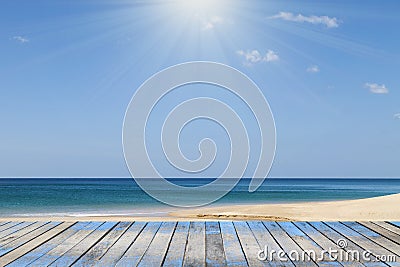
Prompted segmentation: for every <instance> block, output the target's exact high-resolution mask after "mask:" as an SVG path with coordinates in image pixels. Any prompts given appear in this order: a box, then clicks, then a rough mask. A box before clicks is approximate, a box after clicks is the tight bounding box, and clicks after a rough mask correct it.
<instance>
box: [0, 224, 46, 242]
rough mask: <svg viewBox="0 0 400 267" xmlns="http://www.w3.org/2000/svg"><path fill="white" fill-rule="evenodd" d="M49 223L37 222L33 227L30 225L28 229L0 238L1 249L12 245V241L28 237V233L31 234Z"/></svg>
mask: <svg viewBox="0 0 400 267" xmlns="http://www.w3.org/2000/svg"><path fill="white" fill-rule="evenodd" d="M47 223H48V222H36V223H33V224H31V225H29V226H27V227H25V228H23V229H21V230H19V231H17V232H15V233H13V234H10V235H8V236H5V237H3V238H0V248H1V247H4V246H5V245H6V244H8V243H10V242H12V241H14V240H16V239H18V238H20V237H22V236H24V235H26V234H27V233H29V232H31V231H33V230H35V229H37V228H39V227H41V226H43V225H45V224H47Z"/></svg>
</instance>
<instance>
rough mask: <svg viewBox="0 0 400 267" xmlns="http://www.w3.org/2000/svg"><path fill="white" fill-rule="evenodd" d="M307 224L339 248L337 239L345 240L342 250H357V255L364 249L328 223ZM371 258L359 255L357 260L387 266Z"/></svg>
mask: <svg viewBox="0 0 400 267" xmlns="http://www.w3.org/2000/svg"><path fill="white" fill-rule="evenodd" d="M296 224H297V223H296ZM309 224H311V225H312V226H313V227H314V228H315V229H316V231H319V232H321V233H322V234H323V235H325V236H326V237H327V238H329V239H330V240H331V241H332V242H334V243H335V244H336V247H337V249H339V246H337V243H338V241H339V240H341V241H345V242H346V246H345V247H344V250H345V251H347V252H349V251H357V253H358V255H362V253H363V252H364V251H365V250H364V249H363V248H362V247H360V246H359V245H358V244H356V243H354V242H352V241H351V240H349V239H348V238H346V237H345V236H344V235H342V233H339V232H337V231H335V230H334V229H332V228H331V227H329V226H328V225H326V224H325V223H323V222H310V223H309ZM347 255H349V259H354V257H352V255H350V254H345V256H347ZM371 259H372V260H371V261H366V260H365V259H364V258H363V257H360V258H359V261H360V262H361V263H362V264H363V265H365V266H371V267H375V266H377V267H378V266H387V265H386V264H384V263H383V262H379V261H378V260H377V259H376V258H375V256H373V255H372V256H371ZM345 260H346V261H347V258H345Z"/></svg>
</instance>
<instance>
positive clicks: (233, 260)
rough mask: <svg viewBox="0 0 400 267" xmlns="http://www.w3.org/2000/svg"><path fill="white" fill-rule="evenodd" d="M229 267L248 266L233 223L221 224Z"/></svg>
mask: <svg viewBox="0 0 400 267" xmlns="http://www.w3.org/2000/svg"><path fill="white" fill-rule="evenodd" d="M219 225H220V228H221V235H222V241H223V245H224V251H225V260H226V265H227V266H234V267H238V266H246V265H247V261H246V257H245V255H244V252H243V250H242V247H241V245H240V242H239V239H238V237H237V234H236V230H235V227H234V226H233V223H232V222H227V221H222V222H220V224H219Z"/></svg>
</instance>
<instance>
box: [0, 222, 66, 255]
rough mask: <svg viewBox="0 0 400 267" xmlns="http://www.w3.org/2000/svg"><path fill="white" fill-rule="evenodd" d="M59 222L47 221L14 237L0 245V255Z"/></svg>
mask: <svg viewBox="0 0 400 267" xmlns="http://www.w3.org/2000/svg"><path fill="white" fill-rule="evenodd" d="M59 224H60V223H59V222H51V223H47V224H45V225H44V226H43V227H39V228H37V229H35V230H33V231H31V232H30V233H28V234H26V235H24V236H22V237H21V238H18V239H15V240H13V241H11V242H9V243H7V244H6V245H4V246H1V247H0V256H3V255H5V254H7V253H9V252H10V251H12V250H14V249H16V248H18V247H20V246H22V245H24V244H26V243H28V242H29V241H31V240H32V239H35V238H36V237H38V236H40V235H41V234H43V233H46V232H47V231H48V230H50V229H52V228H54V227H56V226H57V225H59Z"/></svg>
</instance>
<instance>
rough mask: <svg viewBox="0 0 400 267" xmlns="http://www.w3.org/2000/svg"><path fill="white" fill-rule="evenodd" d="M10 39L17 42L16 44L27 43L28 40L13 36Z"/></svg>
mask: <svg viewBox="0 0 400 267" xmlns="http://www.w3.org/2000/svg"><path fill="white" fill-rule="evenodd" d="M12 39H13V40H15V41H17V42H19V43H21V44H24V43H29V39H28V38H25V37H23V36H14V37H13V38H12Z"/></svg>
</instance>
